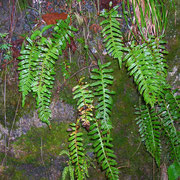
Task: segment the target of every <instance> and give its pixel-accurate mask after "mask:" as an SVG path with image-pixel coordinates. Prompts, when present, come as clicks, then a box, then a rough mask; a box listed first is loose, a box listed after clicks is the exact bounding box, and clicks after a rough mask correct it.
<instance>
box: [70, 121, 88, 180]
mask: <svg viewBox="0 0 180 180" xmlns="http://www.w3.org/2000/svg"><path fill="white" fill-rule="evenodd" d="M78 123H79V121H78V120H77V122H76V124H75V123H72V124H71V128H72V130H73V132H72V133H71V134H70V137H69V141H70V144H69V152H70V156H71V161H72V164H73V165H74V169H75V175H76V177H77V179H79V180H83V179H85V177H86V176H88V171H87V163H86V159H85V154H84V148H83V143H82V141H83V139H82V136H83V133H82V132H79V125H78Z"/></svg>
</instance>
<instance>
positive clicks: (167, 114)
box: [158, 90, 180, 161]
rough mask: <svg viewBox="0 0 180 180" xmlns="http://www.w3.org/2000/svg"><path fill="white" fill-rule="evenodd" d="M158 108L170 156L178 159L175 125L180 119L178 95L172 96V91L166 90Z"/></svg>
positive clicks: (177, 136) (178, 145)
mask: <svg viewBox="0 0 180 180" xmlns="http://www.w3.org/2000/svg"><path fill="white" fill-rule="evenodd" d="M158 109H159V117H160V119H161V123H162V128H163V129H164V131H165V133H166V136H167V138H168V142H169V144H170V146H169V150H170V152H171V158H172V159H174V160H177V161H179V160H180V140H179V135H178V132H177V130H176V127H175V122H178V120H179V119H180V96H174V92H171V91H170V90H168V91H166V94H165V97H164V98H163V99H162V100H161V102H160V106H159V107H158Z"/></svg>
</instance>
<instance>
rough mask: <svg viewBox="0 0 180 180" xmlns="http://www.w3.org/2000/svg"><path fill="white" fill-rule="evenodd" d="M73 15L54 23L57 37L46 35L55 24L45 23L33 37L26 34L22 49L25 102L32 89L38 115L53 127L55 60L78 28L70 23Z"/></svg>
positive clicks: (22, 86) (22, 89) (22, 79)
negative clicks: (50, 120) (51, 107)
mask: <svg viewBox="0 0 180 180" xmlns="http://www.w3.org/2000/svg"><path fill="white" fill-rule="evenodd" d="M69 23H70V18H69V17H68V18H67V20H65V21H63V20H60V21H59V22H58V23H57V25H56V26H55V27H54V31H55V33H54V34H53V37H54V38H46V37H44V36H43V33H44V32H45V31H46V30H47V29H49V28H51V27H52V25H49V26H45V27H44V28H43V29H42V30H41V31H39V30H36V31H35V32H34V33H33V34H32V35H31V37H30V38H29V37H28V38H27V39H26V40H27V45H26V46H25V49H22V50H21V56H20V57H19V59H20V60H21V62H20V63H19V70H20V71H21V72H20V75H19V79H20V82H19V89H20V91H21V92H22V106H24V104H25V98H26V96H27V95H28V93H29V92H31V91H32V92H33V94H34V95H35V97H36V100H37V107H38V112H39V118H40V120H41V121H42V122H45V123H46V124H48V125H49V127H50V122H49V118H50V116H51V110H50V109H49V106H50V102H51V101H50V99H51V94H52V93H51V91H50V90H51V89H52V87H53V83H54V75H55V70H54V64H55V62H56V60H57V59H58V56H59V54H62V50H64V49H65V48H66V42H67V41H68V42H69V43H70V38H69V36H71V37H73V33H72V31H76V30H77V29H75V28H73V27H72V26H69Z"/></svg>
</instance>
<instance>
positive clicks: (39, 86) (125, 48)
mask: <svg viewBox="0 0 180 180" xmlns="http://www.w3.org/2000/svg"><path fill="white" fill-rule="evenodd" d="M144 3H145V4H144V5H142V4H141V3H140V1H138V0H131V1H130V0H127V1H126V2H125V1H123V2H122V7H121V8H122V15H120V13H119V6H115V7H113V8H111V10H110V11H107V10H103V11H102V13H101V15H100V16H101V17H103V18H104V20H103V21H102V22H101V26H102V27H103V29H102V37H103V38H104V43H105V48H106V50H107V53H108V54H109V55H110V56H111V57H112V58H113V59H117V60H118V62H119V67H120V68H121V67H122V65H123V64H124V65H125V66H126V67H127V70H128V72H129V75H130V76H132V77H133V79H134V82H135V84H136V85H137V88H138V91H139V94H140V95H141V96H142V100H141V105H140V106H139V107H136V114H137V118H136V121H137V124H138V126H139V133H140V136H141V138H142V141H143V142H144V144H145V146H146V148H147V151H148V152H149V153H150V154H151V155H152V157H153V158H154V159H155V161H156V163H157V166H160V164H161V152H162V151H163V150H162V148H161V147H162V143H161V139H162V135H161V134H163V135H165V137H166V138H165V139H166V144H167V145H168V146H169V149H168V150H169V157H170V159H171V160H172V161H174V162H178V163H179V159H180V153H179V135H178V132H177V130H176V126H175V122H177V120H178V119H179V118H180V97H179V96H178V95H177V94H176V95H175V92H174V91H172V90H171V86H170V85H169V84H168V82H167V81H166V76H167V64H166V60H165V55H166V54H167V51H166V50H165V44H166V42H165V41H164V40H163V38H164V32H165V27H166V23H167V10H166V9H165V4H164V1H160V2H159V1H154V0H151V1H146V0H145V1H144ZM110 6H111V4H110ZM131 7H132V8H131ZM155 7H158V8H155ZM119 19H120V20H125V22H126V23H127V27H128V28H129V31H128V34H123V32H122V27H121V24H120V21H119ZM129 21H130V22H129ZM130 24H131V25H130ZM133 25H134V26H135V29H133V28H132V27H134V26H133ZM150 25H152V26H151V28H150ZM49 28H51V29H52V31H53V33H52V36H51V37H46V36H45V35H44V33H45V32H46V31H47V30H48V29H49ZM76 31H78V30H77V29H76V28H74V27H73V26H71V25H70V18H69V17H68V18H67V19H66V20H60V21H58V22H57V24H56V25H54V27H53V25H49V26H45V27H44V28H43V29H42V30H36V31H34V32H33V33H32V35H31V36H30V37H27V38H26V42H25V46H23V48H22V50H21V56H20V57H19V59H20V60H21V61H20V63H19V71H20V74H19V80H20V82H19V89H20V91H21V92H22V106H24V104H25V99H26V96H27V95H28V94H29V93H30V92H32V94H33V95H34V97H35V98H36V101H37V108H38V113H39V118H40V120H41V121H42V122H45V123H47V125H48V126H49V127H51V125H50V117H51V111H50V103H51V94H52V93H51V89H52V88H53V83H54V76H55V68H54V65H55V63H56V61H57V59H58V58H59V56H61V55H62V51H63V50H64V49H65V48H66V46H67V42H68V43H70V37H74V32H76ZM126 35H127V36H126ZM127 39H128V42H127ZM124 40H126V41H124ZM62 64H63V63H62ZM110 65H111V62H107V63H102V62H101V61H100V60H98V62H97V66H96V67H95V68H94V69H92V71H91V76H90V79H91V81H93V82H92V83H87V82H84V78H81V79H80V80H79V83H78V85H77V86H75V87H74V88H73V95H74V99H75V100H76V101H77V110H78V117H77V119H76V122H74V123H72V124H71V125H70V126H71V130H70V134H69V149H68V150H64V151H62V152H61V154H66V155H67V156H68V157H69V162H68V166H67V167H65V168H64V171H63V175H62V178H63V179H65V178H66V175H67V173H68V172H69V173H70V178H71V179H74V178H75V179H78V180H81V179H86V178H87V177H89V175H88V168H89V166H90V163H91V162H90V159H89V158H88V157H87V154H86V149H85V146H84V139H83V137H84V133H85V131H83V130H82V129H83V128H85V129H86V131H87V132H88V136H89V138H90V139H91V141H92V149H93V152H94V155H95V156H96V159H97V162H98V163H99V164H100V165H101V169H102V170H103V171H105V174H106V177H107V178H108V179H113V180H115V179H119V176H118V174H119V170H118V168H117V161H116V155H115V153H114V151H113V145H112V138H111V130H112V127H113V125H112V121H111V110H112V106H113V100H112V96H113V94H115V92H113V91H111V90H110V86H111V85H112V84H113V78H114V77H113V76H112V72H113V69H111V68H110ZM66 74H67V73H66ZM61 154H60V155H61Z"/></svg>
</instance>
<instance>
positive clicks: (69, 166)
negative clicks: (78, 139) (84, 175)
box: [59, 150, 74, 180]
mask: <svg viewBox="0 0 180 180" xmlns="http://www.w3.org/2000/svg"><path fill="white" fill-rule="evenodd" d="M63 154H66V155H67V156H68V158H69V161H68V166H66V167H65V168H64V170H63V172H62V180H66V176H67V174H68V172H69V175H70V179H71V180H74V166H73V165H72V161H71V157H70V153H69V151H67V150H62V151H61V153H60V154H59V156H61V155H63Z"/></svg>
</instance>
